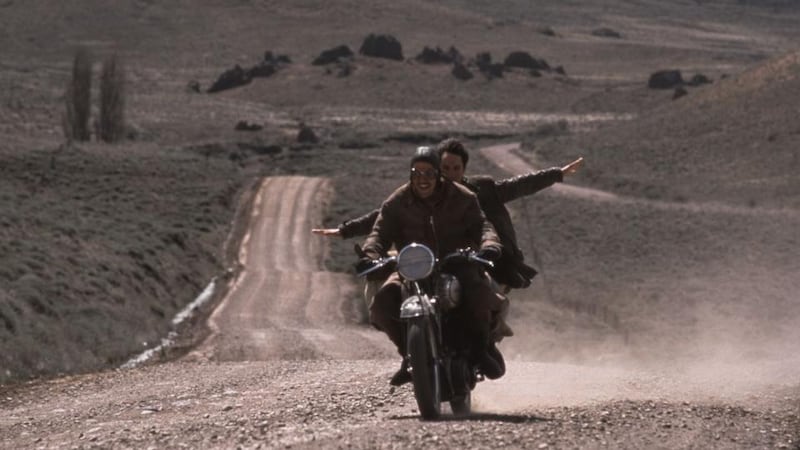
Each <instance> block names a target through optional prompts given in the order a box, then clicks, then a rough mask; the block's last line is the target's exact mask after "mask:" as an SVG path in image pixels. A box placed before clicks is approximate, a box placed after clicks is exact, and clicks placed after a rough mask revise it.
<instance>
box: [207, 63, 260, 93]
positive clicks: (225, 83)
mask: <svg viewBox="0 0 800 450" xmlns="http://www.w3.org/2000/svg"><path fill="white" fill-rule="evenodd" d="M248 72H249V71H246V70H244V69H242V68H241V67H240V66H239V65H238V64H237V65H236V66H235V67H234V68H233V69H228V70H226V71H225V72H223V73H222V75H220V76H219V78H217V81H215V82H214V83H213V84H212V85H211V87H210V88H208V91H206V92H208V93H209V94H212V93H214V92H220V91H224V90H226V89H233V88H236V87H239V86H244V85H245V84H248V83H250V81H252V77H251V76H250V75H249V74H248Z"/></svg>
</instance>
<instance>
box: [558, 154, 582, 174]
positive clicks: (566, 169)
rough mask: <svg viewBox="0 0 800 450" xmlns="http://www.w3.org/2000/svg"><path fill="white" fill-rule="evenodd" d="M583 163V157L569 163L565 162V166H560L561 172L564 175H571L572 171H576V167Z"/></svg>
mask: <svg viewBox="0 0 800 450" xmlns="http://www.w3.org/2000/svg"><path fill="white" fill-rule="evenodd" d="M582 165H583V157H582V156H581V157H580V158H578V159H576V160H575V161H572V162H571V163H569V164H567V165H566V166H564V167H562V168H561V173H562V174H564V175H572V174H573V173H575V172H577V171H578V169H579V168H580V167H581V166H582Z"/></svg>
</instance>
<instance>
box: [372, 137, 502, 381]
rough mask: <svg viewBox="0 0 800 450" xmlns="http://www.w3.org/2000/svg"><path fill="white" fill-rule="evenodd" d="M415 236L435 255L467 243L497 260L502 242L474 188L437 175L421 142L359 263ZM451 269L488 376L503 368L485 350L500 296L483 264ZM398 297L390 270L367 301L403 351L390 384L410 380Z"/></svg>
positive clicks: (433, 158) (434, 159) (435, 159)
mask: <svg viewBox="0 0 800 450" xmlns="http://www.w3.org/2000/svg"><path fill="white" fill-rule="evenodd" d="M412 242H418V243H421V244H425V245H426V246H428V247H430V248H431V249H432V250H433V251H434V253H435V254H436V256H437V257H442V256H444V255H447V254H449V253H451V252H453V251H455V250H457V249H460V248H466V247H471V248H475V249H479V250H478V255H479V256H481V257H482V258H484V259H488V260H490V261H491V260H496V259H497V258H499V257H500V255H501V252H502V246H501V245H500V242H499V239H498V238H497V234H496V233H495V231H494V228H493V227H492V225H491V223H489V222H488V221H487V220H486V217H485V216H484V215H483V212H482V211H481V208H480V206H479V204H478V200H477V197H476V196H475V194H473V193H472V192H470V191H469V190H468V189H467V188H465V187H464V186H461V185H459V184H456V183H453V182H451V181H449V180H446V179H444V178H442V177H441V172H440V160H439V155H438V154H437V153H436V152H435V151H434V150H432V149H430V148H428V147H421V148H420V149H418V150H417V152H416V153H415V155H414V157H413V158H412V159H411V173H410V181H409V183H406V184H405V185H403V186H401V187H400V188H398V189H397V190H396V191H395V192H394V193H392V194H391V195H390V196H389V198H388V199H386V201H384V202H383V205H382V206H381V209H380V213H379V214H378V218H377V219H376V220H375V224H374V226H373V228H372V232H371V233H370V235H369V237H367V239H366V241H365V242H364V245H363V246H362V249H363V251H364V253H365V254H366V256H365V257H364V258H362V260H361V261H359V263H358V268H359V269H364V268H366V267H368V266H370V265H371V262H372V260H375V259H378V258H380V257H383V256H385V255H386V253H387V251H388V250H389V249H390V248H391V247H392V246H394V247H396V248H403V247H404V246H406V245H408V244H410V243H412ZM454 275H455V276H456V277H457V278H458V279H459V282H460V283H461V286H462V289H463V290H462V292H463V295H464V301H463V304H462V305H461V306H459V308H461V311H460V312H459V314H460V317H462V318H463V321H462V322H461V323H462V324H463V325H464V327H465V331H466V332H467V333H468V336H469V339H470V348H471V349H472V351H473V354H472V359H473V363H475V364H476V365H477V366H478V367H479V368H480V369H481V371H482V372H483V373H484V375H486V376H487V377H488V378H498V377H500V376H502V375H503V372H504V370H503V369H502V368H501V366H500V364H499V363H498V361H496V360H495V359H494V358H493V357H492V356H491V355H490V354H489V347H490V340H489V332H490V330H489V326H490V319H491V314H492V311H497V310H498V309H499V305H498V302H499V301H500V300H499V298H498V297H497V296H496V295H495V293H494V292H493V290H492V287H491V284H490V282H489V280H488V279H487V278H486V277H485V276H484V275H483V270H482V268H481V267H479V266H477V265H474V264H466V265H464V266H463V267H462V268H460V270H458V273H454ZM401 303H402V293H401V283H400V278H399V274H398V273H396V272H395V273H392V274H391V275H390V276H389V278H388V279H387V280H386V282H384V283H383V285H382V286H381V288H380V289H379V290H378V292H377V293H376V294H375V297H374V299H373V301H372V303H371V305H370V322H371V323H372V324H373V325H374V326H375V327H376V328H378V329H379V330H381V331H383V332H385V333H386V334H387V335H388V336H389V339H391V340H392V342H394V344H395V345H396V346H397V350H398V352H399V353H400V355H401V356H403V357H404V359H403V363H402V365H401V367H400V370H399V371H398V372H397V373H396V374H395V375H394V376H393V377H392V380H391V383H392V384H393V385H396V386H398V385H401V384H404V383H406V382H409V381H411V374H410V373H409V372H408V370H407V369H408V365H407V361H406V359H405V354H406V349H405V342H404V340H403V333H402V324H401V322H400V304H401Z"/></svg>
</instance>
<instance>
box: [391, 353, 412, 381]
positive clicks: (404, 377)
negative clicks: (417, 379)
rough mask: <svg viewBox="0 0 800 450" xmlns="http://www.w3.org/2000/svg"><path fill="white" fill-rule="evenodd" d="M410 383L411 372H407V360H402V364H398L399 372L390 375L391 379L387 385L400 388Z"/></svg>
mask: <svg viewBox="0 0 800 450" xmlns="http://www.w3.org/2000/svg"><path fill="white" fill-rule="evenodd" d="M410 381H411V372H409V371H408V360H407V359H405V358H403V362H402V363H401V364H400V370H398V371H397V372H395V374H394V375H392V379H391V380H389V384H391V385H392V386H402V385H404V384H406V383H408V382H410Z"/></svg>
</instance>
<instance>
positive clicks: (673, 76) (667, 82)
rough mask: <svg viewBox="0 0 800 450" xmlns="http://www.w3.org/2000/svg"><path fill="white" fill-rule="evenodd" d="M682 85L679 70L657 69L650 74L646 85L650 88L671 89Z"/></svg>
mask: <svg viewBox="0 0 800 450" xmlns="http://www.w3.org/2000/svg"><path fill="white" fill-rule="evenodd" d="M681 85H683V77H682V76H681V71H680V70H659V71H658V72H654V73H653V74H651V75H650V80H649V81H648V82H647V87H649V88H650V89H672V88H674V87H677V86H681Z"/></svg>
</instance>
